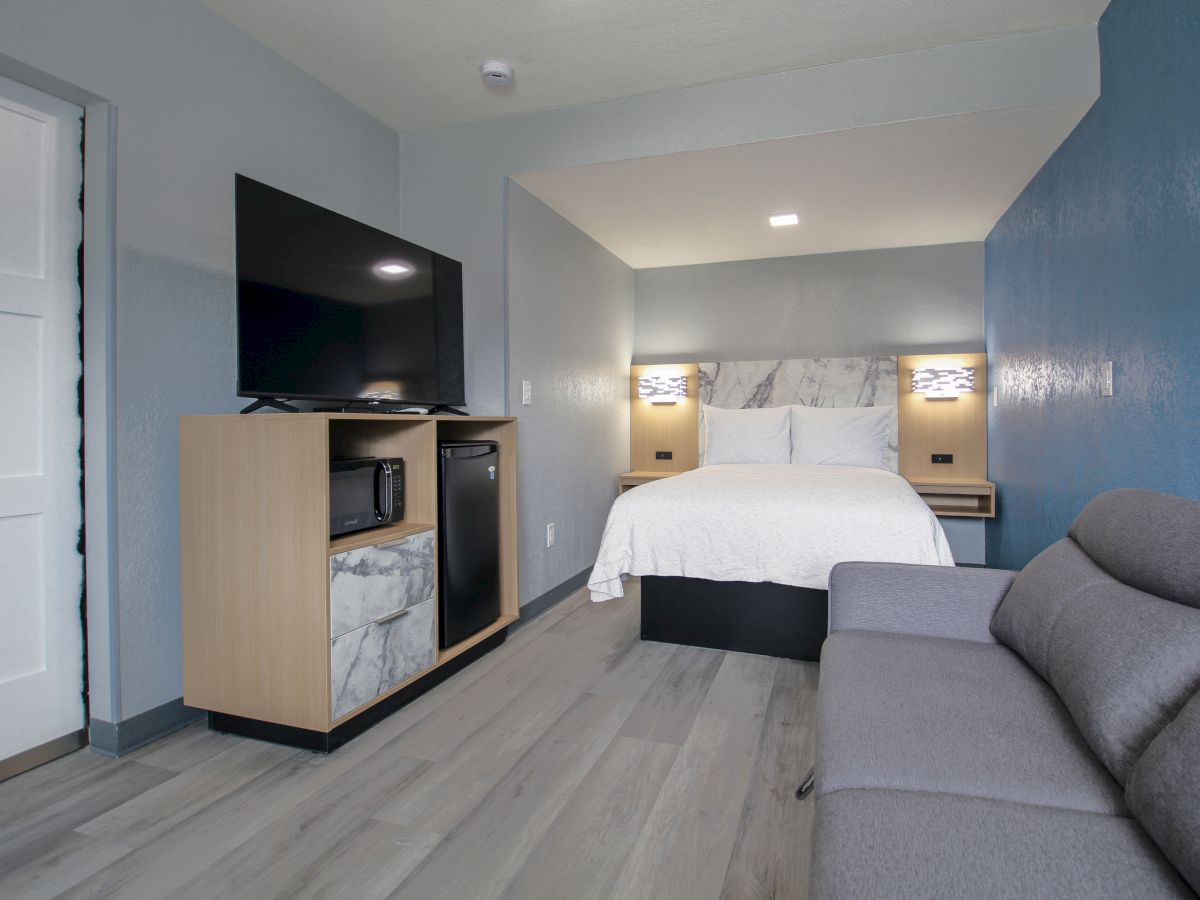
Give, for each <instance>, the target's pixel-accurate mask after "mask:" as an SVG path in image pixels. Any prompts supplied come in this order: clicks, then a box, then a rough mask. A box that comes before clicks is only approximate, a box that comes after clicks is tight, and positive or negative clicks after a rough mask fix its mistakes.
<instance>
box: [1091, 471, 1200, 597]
mask: <svg viewBox="0 0 1200 900" xmlns="http://www.w3.org/2000/svg"><path fill="white" fill-rule="evenodd" d="M1068 533H1069V534H1070V535H1071V537H1073V538H1074V539H1075V541H1076V542H1077V543H1078V544H1079V546H1081V547H1082V548H1083V549H1084V551H1085V552H1086V553H1087V555H1088V556H1090V557H1091V558H1092V559H1094V560H1095V561H1096V562H1097V563H1099V565H1100V567H1101V568H1103V569H1104V571H1106V572H1108V574H1110V575H1112V576H1113V577H1114V578H1116V579H1117V580H1118V581H1123V582H1124V583H1125V584H1127V585H1129V586H1130V587H1135V588H1137V589H1138V590H1140V591H1145V592H1146V593H1148V594H1155V595H1157V596H1159V597H1164V598H1166V599H1167V600H1174V601H1175V602H1176V603H1184V604H1186V605H1188V606H1194V607H1200V547H1198V546H1197V540H1198V538H1197V535H1200V500H1188V499H1186V498H1184V497H1173V496H1171V495H1170V494H1159V493H1155V492H1154V491H1145V490H1136V489H1132V488H1127V489H1124V490H1118V491H1108V492H1107V493H1105V494H1101V495H1100V496H1099V497H1097V498H1096V499H1095V500H1093V501H1092V502H1091V503H1089V504H1088V505H1087V506H1086V507H1084V509H1083V512H1081V513H1080V514H1079V518H1077V519H1076V520H1075V523H1074V524H1073V525H1072V526H1071V529H1070V531H1069V532H1068Z"/></svg>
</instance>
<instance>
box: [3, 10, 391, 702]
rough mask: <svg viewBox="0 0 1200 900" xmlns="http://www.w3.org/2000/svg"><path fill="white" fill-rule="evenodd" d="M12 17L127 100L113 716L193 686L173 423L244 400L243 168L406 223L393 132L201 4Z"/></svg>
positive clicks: (33, 49) (121, 186) (11, 43)
mask: <svg viewBox="0 0 1200 900" xmlns="http://www.w3.org/2000/svg"><path fill="white" fill-rule="evenodd" d="M2 18H3V27H0V54H5V55H6V56H8V57H11V58H14V59H15V60H17V61H19V62H20V63H24V64H26V65H28V66H31V67H33V68H35V69H38V70H40V71H41V72H44V73H48V74H49V75H51V76H54V77H55V78H57V79H61V80H62V81H64V82H67V83H69V84H70V85H73V86H75V87H78V88H81V89H83V90H84V91H86V92H90V94H92V95H97V96H99V97H103V98H106V99H108V100H111V101H112V102H113V103H115V104H116V106H117V110H118V112H117V120H118V128H117V130H118V135H117V153H116V166H117V172H116V186H117V187H116V191H117V195H116V210H117V212H116V234H117V248H116V263H117V275H116V285H117V288H116V296H117V303H116V322H117V334H116V361H115V363H116V397H115V406H116V410H115V415H116V425H117V429H116V430H117V435H116V438H117V536H116V539H117V561H118V566H119V576H118V594H117V596H116V597H115V598H110V602H115V603H116V604H117V605H118V608H117V609H116V610H115V612H116V616H115V618H114V621H117V622H118V623H119V633H118V635H117V636H116V640H115V641H114V642H113V644H114V646H115V647H116V648H117V658H116V659H111V660H108V663H109V665H110V669H109V671H110V673H111V676H110V677H111V678H112V679H115V682H116V683H115V684H110V685H105V684H97V683H95V682H93V684H92V692H91V693H92V715H93V717H95V718H98V719H102V720H106V721H113V722H117V721H121V720H123V719H128V718H131V717H133V716H135V715H137V714H138V713H142V712H144V711H146V710H150V709H153V708H157V707H159V706H161V705H162V704H164V703H169V702H170V701H172V700H174V699H175V698H178V697H179V696H180V694H181V693H182V672H181V660H180V607H179V528H178V521H179V509H178V486H177V477H178V458H179V455H178V423H177V417H178V416H179V415H181V414H185V413H187V414H191V413H218V412H230V411H233V410H236V409H237V408H238V406H239V402H238V401H237V399H236V397H235V393H236V364H235V347H234V330H235V321H234V280H233V250H234V244H233V174H234V172H235V171H236V172H244V173H245V174H247V175H250V176H252V177H254V178H258V179H261V180H263V181H266V182H268V183H271V184H274V185H277V186H278V187H280V188H282V189H284V190H286V191H290V192H292V193H295V194H299V195H301V196H303V197H306V198H307V199H310V200H313V201H315V202H317V203H320V204H323V205H325V206H329V207H332V208H334V209H336V210H338V211H340V212H343V213H346V214H347V215H350V216H353V217H354V218H357V219H361V220H363V221H366V222H369V223H370V224H372V225H375V226H377V227H380V228H385V229H388V230H392V231H395V230H396V228H397V226H398V208H399V200H398V189H397V185H396V171H397V167H398V165H399V156H398V138H397V136H396V134H395V133H394V132H393V131H391V130H390V129H388V128H387V127H385V126H384V125H382V124H381V123H380V122H378V121H376V120H375V119H373V118H371V117H370V116H368V115H367V114H365V113H363V112H362V111H361V110H359V109H357V108H356V107H355V106H353V105H352V104H351V103H349V102H348V101H346V100H345V99H343V98H342V97H340V96H338V95H336V94H334V93H333V92H332V91H330V90H329V89H328V88H326V87H324V86H323V85H321V84H320V83H319V82H317V81H316V80H315V79H312V78H310V77H309V76H307V75H305V74H303V73H301V72H300V71H299V70H298V69H296V68H295V67H293V66H292V65H290V64H289V63H287V62H285V61H284V60H282V59H281V58H280V57H278V56H276V55H275V54H274V53H272V52H271V51H269V50H267V49H266V48H264V47H263V46H262V45H261V44H258V43H257V42H255V41H254V40H252V39H251V38H249V37H247V36H246V35H244V34H243V33H241V32H239V31H237V30H236V29H235V28H233V26H231V25H229V24H228V23H226V22H225V21H224V20H223V19H220V18H219V17H217V16H215V15H214V14H212V13H210V12H208V11H207V10H206V9H204V8H203V7H202V6H200V5H199V4H198V3H195V2H192V0H92V2H89V3H78V2H71V0H9V2H6V3H5V4H4V11H3V16H2ZM4 62H5V61H4V60H0V68H4V67H5V65H4ZM13 68H19V67H13V66H12V65H11V60H9V69H10V71H12V69H13ZM14 74H15V73H14ZM17 77H20V76H19V75H18V76H17ZM93 652H94V653H101V652H103V648H101V647H94V648H93ZM95 673H96V669H93V676H95ZM110 688H112V689H111V690H110Z"/></svg>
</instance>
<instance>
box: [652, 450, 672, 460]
mask: <svg viewBox="0 0 1200 900" xmlns="http://www.w3.org/2000/svg"><path fill="white" fill-rule="evenodd" d="M674 455H675V454H674V451H671V450H655V451H654V458H655V459H672V458H673V457H674Z"/></svg>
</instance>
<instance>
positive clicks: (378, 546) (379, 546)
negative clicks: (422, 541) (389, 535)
mask: <svg viewBox="0 0 1200 900" xmlns="http://www.w3.org/2000/svg"><path fill="white" fill-rule="evenodd" d="M410 537H412V535H411V534H407V535H405V536H404V537H402V538H396V540H394V541H387V542H386V543H383V544H376V545H375V549H376V550H383V549H384V548H386V547H395V546H396V545H397V544H403V543H404V542H405V541H407V540H408V539H409V538H410Z"/></svg>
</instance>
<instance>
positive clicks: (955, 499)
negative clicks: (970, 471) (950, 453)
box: [908, 478, 996, 519]
mask: <svg viewBox="0 0 1200 900" xmlns="http://www.w3.org/2000/svg"><path fill="white" fill-rule="evenodd" d="M908 481H909V484H911V485H912V486H913V490H915V491H916V492H917V493H918V494H920V495H921V499H922V500H924V501H925V502H926V503H928V504H929V508H930V509H932V510H933V511H934V512H935V513H937V514H938V515H939V516H970V517H973V518H977V519H994V518H995V517H996V485H994V484H992V482H990V481H984V480H983V479H982V478H910V479H908Z"/></svg>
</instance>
